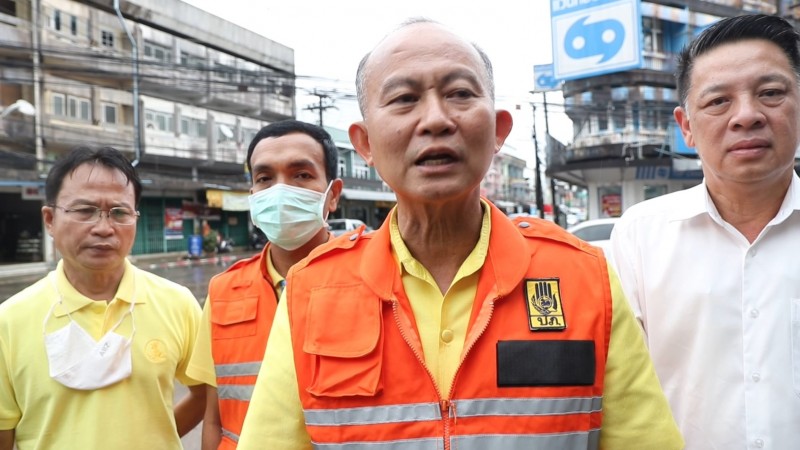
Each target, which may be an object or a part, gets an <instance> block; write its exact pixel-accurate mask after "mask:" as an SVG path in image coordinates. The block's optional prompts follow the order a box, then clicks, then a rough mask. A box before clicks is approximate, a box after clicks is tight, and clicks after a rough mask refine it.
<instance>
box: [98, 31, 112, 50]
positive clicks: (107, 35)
mask: <svg viewBox="0 0 800 450" xmlns="http://www.w3.org/2000/svg"><path fill="white" fill-rule="evenodd" d="M100 43H101V44H103V47H109V48H114V33H112V32H110V31H106V30H102V31H100Z"/></svg>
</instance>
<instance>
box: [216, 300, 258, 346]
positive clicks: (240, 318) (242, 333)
mask: <svg viewBox="0 0 800 450" xmlns="http://www.w3.org/2000/svg"><path fill="white" fill-rule="evenodd" d="M257 318H258V296H255V295H254V296H249V297H240V298H234V299H215V300H213V302H212V303H211V332H212V336H213V338H214V339H232V338H239V337H247V336H253V335H255V334H256V331H257V330H258V320H256V319H257Z"/></svg>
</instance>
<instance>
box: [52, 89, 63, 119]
mask: <svg viewBox="0 0 800 450" xmlns="http://www.w3.org/2000/svg"><path fill="white" fill-rule="evenodd" d="M50 99H51V104H52V108H53V110H52V112H53V115H54V116H64V115H65V113H64V94H50Z"/></svg>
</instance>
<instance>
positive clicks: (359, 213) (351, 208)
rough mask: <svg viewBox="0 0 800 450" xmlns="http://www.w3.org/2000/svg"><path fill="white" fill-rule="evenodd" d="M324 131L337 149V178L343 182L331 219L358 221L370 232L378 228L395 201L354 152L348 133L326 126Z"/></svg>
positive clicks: (381, 181) (373, 171)
mask: <svg viewBox="0 0 800 450" xmlns="http://www.w3.org/2000/svg"><path fill="white" fill-rule="evenodd" d="M325 130H327V131H328V133H330V135H331V137H332V138H333V142H334V143H335V144H336V147H337V148H338V149H339V178H341V179H342V181H343V182H344V189H343V190H342V196H341V199H340V200H339V208H338V209H337V210H336V212H334V213H333V214H332V215H331V217H330V218H337V219H343V218H346V219H358V220H360V221H362V222H364V223H365V224H367V225H369V226H370V227H372V228H378V227H380V225H381V224H382V223H383V220H384V219H385V218H386V216H387V215H388V214H389V211H390V210H391V209H392V207H393V206H394V205H395V203H396V202H397V197H395V195H394V192H392V190H391V189H389V186H387V185H386V183H384V182H383V180H382V179H381V177H380V175H378V172H377V171H376V170H375V168H374V167H370V166H369V165H367V162H366V161H364V158H362V157H361V155H359V154H358V153H357V152H356V150H355V148H353V144H352V143H350V137H349V136H348V135H347V131H345V130H342V129H339V128H334V127H327V126H326V127H325Z"/></svg>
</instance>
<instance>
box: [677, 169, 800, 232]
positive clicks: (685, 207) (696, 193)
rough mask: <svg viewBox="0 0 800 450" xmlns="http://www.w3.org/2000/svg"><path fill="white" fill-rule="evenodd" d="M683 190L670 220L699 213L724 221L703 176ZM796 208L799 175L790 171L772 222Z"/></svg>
mask: <svg viewBox="0 0 800 450" xmlns="http://www.w3.org/2000/svg"><path fill="white" fill-rule="evenodd" d="M684 192H685V193H686V195H685V197H684V198H682V199H681V202H682V203H681V205H678V206H680V207H676V208H673V212H672V214H671V216H670V218H671V219H672V220H688V219H691V218H692V217H695V216H699V215H701V214H708V215H709V216H711V218H712V219H714V220H715V221H717V222H718V223H722V222H724V221H723V220H722V216H720V214H719V211H718V210H717V207H716V205H714V201H713V200H711V195H710V194H709V193H708V188H707V186H706V180H705V178H704V179H703V182H702V183H700V184H699V185H697V186H694V187H692V188H689V189H686V190H685V191H684ZM796 210H800V177H798V176H797V173H792V181H791V183H790V184H789V189H788V190H787V191H786V196H785V197H784V198H783V203H782V204H781V208H780V209H779V210H778V214H776V215H775V218H774V219H773V220H772V223H780V222H782V221H784V220H786V219H787V218H788V217H789V216H790V215H791V214H792V212H794V211H796Z"/></svg>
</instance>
